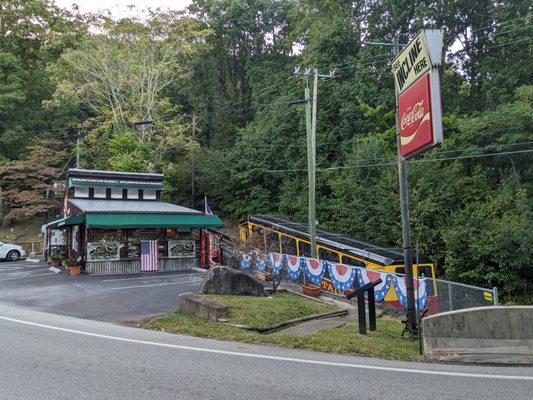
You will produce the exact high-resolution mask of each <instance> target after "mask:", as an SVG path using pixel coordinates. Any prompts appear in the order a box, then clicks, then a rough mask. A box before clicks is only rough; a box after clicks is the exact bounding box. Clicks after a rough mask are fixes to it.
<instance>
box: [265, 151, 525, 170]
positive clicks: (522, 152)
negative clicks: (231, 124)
mask: <svg viewBox="0 0 533 400" xmlns="http://www.w3.org/2000/svg"><path fill="white" fill-rule="evenodd" d="M531 152H533V149H527V150H514V151H504V152H498V153H484V154H470V155H463V156H454V157H434V158H422V159H419V160H407V161H406V162H407V163H408V164H417V163H424V162H436V161H450V160H463V159H469V158H482V157H492V156H494V157H495V156H505V155H513V154H524V153H531ZM383 159H385V158H383ZM388 159H389V160H391V161H390V162H385V163H370V164H354V165H340V166H335V167H326V168H317V169H316V171H317V172H325V171H335V170H346V169H358V168H367V167H381V166H390V165H396V164H397V163H398V162H397V160H396V161H392V160H394V159H393V158H392V157H389V158H388ZM367 160H372V159H371V158H368V159H362V160H361V161H367ZM306 171H307V168H300V169H276V170H266V171H264V172H266V173H286V172H306Z"/></svg>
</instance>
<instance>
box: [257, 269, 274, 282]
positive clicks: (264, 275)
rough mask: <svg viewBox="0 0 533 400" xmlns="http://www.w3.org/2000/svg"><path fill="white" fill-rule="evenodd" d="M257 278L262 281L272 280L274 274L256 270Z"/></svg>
mask: <svg viewBox="0 0 533 400" xmlns="http://www.w3.org/2000/svg"><path fill="white" fill-rule="evenodd" d="M257 278H258V279H259V280H262V281H264V282H272V281H273V280H274V275H272V274H271V273H270V272H266V271H259V270H258V271H257Z"/></svg>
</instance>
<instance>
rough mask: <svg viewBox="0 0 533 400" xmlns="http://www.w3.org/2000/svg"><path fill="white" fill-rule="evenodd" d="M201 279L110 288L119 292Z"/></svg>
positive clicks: (199, 280)
mask: <svg viewBox="0 0 533 400" xmlns="http://www.w3.org/2000/svg"><path fill="white" fill-rule="evenodd" d="M202 280H203V279H197V280H194V281H179V282H166V283H151V284H150V283H149V284H147V285H134V286H118V287H112V288H111V289H112V290H121V289H134V288H142V287H150V286H169V285H183V284H185V283H199V282H202Z"/></svg>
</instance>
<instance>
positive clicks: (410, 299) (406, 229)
mask: <svg viewBox="0 0 533 400" xmlns="http://www.w3.org/2000/svg"><path fill="white" fill-rule="evenodd" d="M399 52H400V46H399V44H398V37H397V36H395V37H394V57H396V56H397V55H398V53H399ZM395 93H396V94H395V99H396V101H395V108H396V110H395V115H396V141H397V146H396V147H397V153H398V179H399V184H400V207H401V211H402V239H403V261H404V264H405V287H406V290H407V322H408V324H409V326H408V328H409V332H410V333H411V335H413V333H414V332H416V331H417V321H416V311H415V292H414V283H413V256H412V249H411V247H412V245H411V227H410V226H409V192H408V189H407V163H406V162H405V160H404V158H403V156H402V154H401V152H400V147H401V146H400V144H401V137H400V116H399V115H398V92H397V91H396V90H395Z"/></svg>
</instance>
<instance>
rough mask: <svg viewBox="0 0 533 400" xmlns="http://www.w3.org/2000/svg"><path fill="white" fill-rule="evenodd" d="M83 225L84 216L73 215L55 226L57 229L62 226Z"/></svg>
mask: <svg viewBox="0 0 533 400" xmlns="http://www.w3.org/2000/svg"><path fill="white" fill-rule="evenodd" d="M83 223H85V215H83V214H82V215H73V216H72V217H68V218H66V219H65V220H63V221H61V222H60V223H59V224H57V226H58V227H62V226H72V225H81V224H83Z"/></svg>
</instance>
